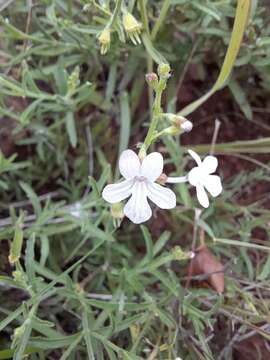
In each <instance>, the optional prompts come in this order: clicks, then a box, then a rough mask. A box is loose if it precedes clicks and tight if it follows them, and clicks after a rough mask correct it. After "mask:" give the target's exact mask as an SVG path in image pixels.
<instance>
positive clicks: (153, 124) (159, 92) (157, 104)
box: [139, 78, 166, 157]
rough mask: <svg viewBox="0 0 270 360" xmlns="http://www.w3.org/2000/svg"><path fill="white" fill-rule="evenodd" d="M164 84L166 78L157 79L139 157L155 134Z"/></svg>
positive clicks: (160, 111)
mask: <svg viewBox="0 0 270 360" xmlns="http://www.w3.org/2000/svg"><path fill="white" fill-rule="evenodd" d="M165 86H166V80H165V79H163V78H161V79H160V81H159V85H158V88H157V90H156V97H155V101H154V104H153V115H152V120H151V123H150V127H149V129H148V132H147V135H146V138H145V140H144V143H143V145H142V147H141V150H140V153H139V157H143V154H144V153H145V152H146V151H147V150H148V148H149V146H150V145H151V143H152V140H153V138H154V136H155V131H156V127H157V124H158V119H159V117H160V115H161V113H162V109H161V96H162V92H163V90H164V89H165Z"/></svg>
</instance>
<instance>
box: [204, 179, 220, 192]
mask: <svg viewBox="0 0 270 360" xmlns="http://www.w3.org/2000/svg"><path fill="white" fill-rule="evenodd" d="M206 180H207V181H205V183H204V186H205V188H206V190H207V191H209V193H210V194H211V195H212V196H213V197H216V196H218V195H220V194H221V193H222V185H221V180H220V177H219V176H217V175H208V177H207V179H206Z"/></svg>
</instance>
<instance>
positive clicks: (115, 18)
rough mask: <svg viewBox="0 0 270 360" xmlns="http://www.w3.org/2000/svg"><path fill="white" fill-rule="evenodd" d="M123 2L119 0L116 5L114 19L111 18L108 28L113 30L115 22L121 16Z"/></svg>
mask: <svg viewBox="0 0 270 360" xmlns="http://www.w3.org/2000/svg"><path fill="white" fill-rule="evenodd" d="M121 5H122V0H117V1H116V5H115V8H114V11H113V14H112V17H111V18H110V21H109V23H108V25H107V27H110V28H112V27H113V26H114V23H115V21H116V20H117V16H118V14H119V11H120V10H121Z"/></svg>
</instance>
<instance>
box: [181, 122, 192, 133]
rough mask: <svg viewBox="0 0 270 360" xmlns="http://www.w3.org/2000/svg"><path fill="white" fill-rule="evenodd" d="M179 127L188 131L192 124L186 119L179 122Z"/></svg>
mask: <svg viewBox="0 0 270 360" xmlns="http://www.w3.org/2000/svg"><path fill="white" fill-rule="evenodd" d="M181 128H182V130H183V131H185V132H190V131H191V130H192V128H193V124H192V122H191V121H189V120H186V121H184V122H183V123H182V124H181Z"/></svg>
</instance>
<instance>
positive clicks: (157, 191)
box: [147, 182, 176, 209]
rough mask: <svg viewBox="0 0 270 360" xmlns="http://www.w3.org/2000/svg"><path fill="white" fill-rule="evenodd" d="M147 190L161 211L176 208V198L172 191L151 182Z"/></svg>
mask: <svg viewBox="0 0 270 360" xmlns="http://www.w3.org/2000/svg"><path fill="white" fill-rule="evenodd" d="M147 190H148V193H147V196H148V197H149V199H150V200H151V201H153V203H155V204H156V205H157V206H158V207H160V208H161V209H173V208H174V207H175V206H176V196H175V193H174V192H173V191H172V190H171V189H168V188H166V187H164V186H161V185H159V184H155V183H150V182H149V183H148V184H147Z"/></svg>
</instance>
